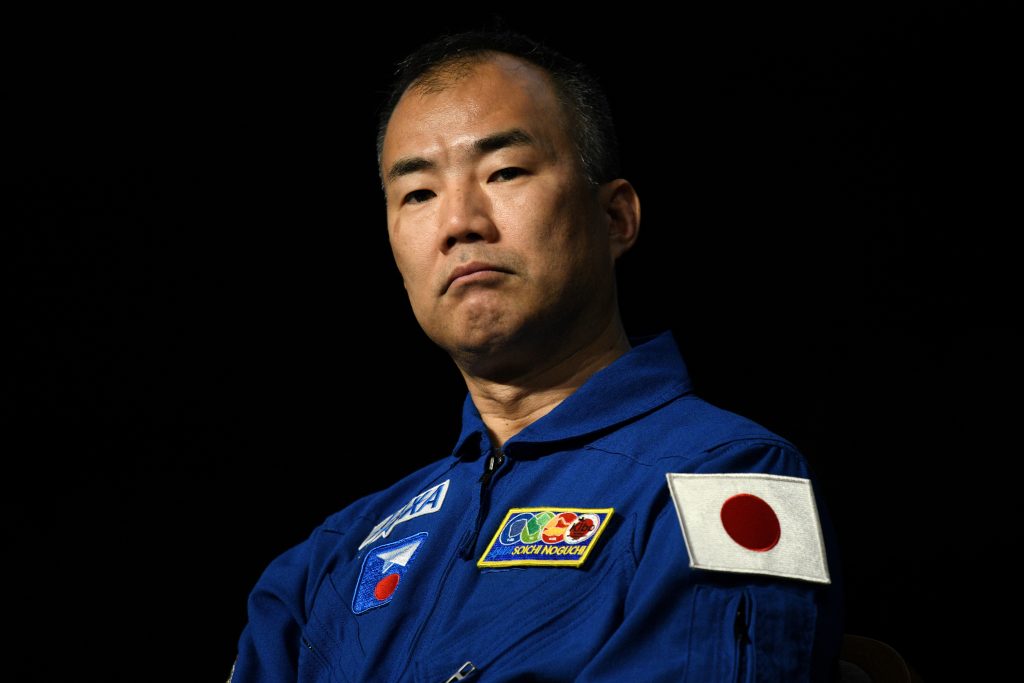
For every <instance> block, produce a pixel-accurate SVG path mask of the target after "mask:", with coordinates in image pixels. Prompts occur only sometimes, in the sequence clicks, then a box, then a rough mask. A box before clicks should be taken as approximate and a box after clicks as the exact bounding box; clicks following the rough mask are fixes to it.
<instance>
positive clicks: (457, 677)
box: [444, 662, 476, 683]
mask: <svg viewBox="0 0 1024 683" xmlns="http://www.w3.org/2000/svg"><path fill="white" fill-rule="evenodd" d="M474 673H476V667H475V666H473V662H466V663H465V664H463V665H462V666H460V667H459V670H458V671H456V672H455V673H453V674H452V675H451V676H449V677H448V678H446V679H444V683H455V682H456V681H461V680H464V679H466V678H469V677H470V676H472V675H473V674H474Z"/></svg>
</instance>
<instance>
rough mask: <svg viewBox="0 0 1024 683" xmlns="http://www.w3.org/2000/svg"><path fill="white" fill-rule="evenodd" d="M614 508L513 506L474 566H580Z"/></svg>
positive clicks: (602, 531)
mask: <svg viewBox="0 0 1024 683" xmlns="http://www.w3.org/2000/svg"><path fill="white" fill-rule="evenodd" d="M614 512H615V510H614V508H600V509H593V508H569V509H566V508H559V507H545V508H512V509H511V510H509V511H508V514H507V515H505V519H504V520H503V521H502V522H501V525H500V526H499V527H498V531H497V532H496V533H495V534H494V538H492V539H491V543H490V545H488V546H487V550H485V551H484V554H483V556H482V557H481V558H480V560H479V561H478V562H477V563H476V566H477V567H480V568H485V567H538V566H540V567H579V566H580V565H582V564H583V563H584V562H585V561H586V559H587V556H588V555H589V554H590V551H591V550H593V548H594V545H595V544H596V543H597V539H598V538H600V537H601V534H602V533H604V530H605V528H606V527H607V526H608V520H609V519H611V517H612V513H614Z"/></svg>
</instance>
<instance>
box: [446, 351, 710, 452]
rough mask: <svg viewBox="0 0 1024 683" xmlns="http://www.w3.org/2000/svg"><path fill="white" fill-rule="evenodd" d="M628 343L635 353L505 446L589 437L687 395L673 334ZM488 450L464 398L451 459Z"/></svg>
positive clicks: (601, 372) (476, 413)
mask: <svg viewBox="0 0 1024 683" xmlns="http://www.w3.org/2000/svg"><path fill="white" fill-rule="evenodd" d="M630 343H631V344H632V345H633V348H631V349H630V350H629V351H627V352H626V353H624V354H623V355H622V356H620V357H619V358H617V359H616V360H615V361H614V362H613V363H612V364H611V365H609V366H607V367H605V368H603V369H601V370H599V371H598V372H596V373H594V374H593V375H592V376H591V377H590V378H589V379H588V380H587V381H586V382H584V383H583V386H581V387H580V388H579V389H577V390H576V391H575V392H573V393H572V394H570V395H569V396H568V397H567V398H566V399H565V400H564V401H562V402H561V403H560V404H559V405H558V406H557V407H556V408H555V409H554V410H552V411H551V412H550V413H548V414H547V415H545V416H544V417H542V418H540V419H538V420H537V421H536V422H533V423H532V424H530V425H529V426H527V427H526V428H525V429H523V430H522V431H521V432H519V433H518V434H516V435H515V436H514V437H512V438H511V439H509V442H508V444H506V446H511V445H512V444H539V443H544V442H553V441H562V440H565V439H572V438H576V437H581V436H585V435H587V434H592V433H594V432H597V431H601V430H604V429H608V428H610V427H614V426H615V425H618V424H621V423H623V422H626V421H628V420H630V419H633V418H635V417H638V416H640V415H642V414H644V413H647V412H649V411H651V410H653V409H655V408H657V407H659V406H661V405H664V404H665V403H667V402H668V401H670V400H672V399H674V398H677V397H679V396H681V395H683V394H685V393H687V392H689V391H690V389H691V382H690V376H689V373H688V372H687V370H686V364H685V363H684V362H683V359H682V356H681V355H680V354H679V348H678V347H677V346H676V342H675V339H673V337H672V333H671V332H662V333H661V334H658V335H655V336H652V337H644V338H639V339H630ZM488 444H489V439H488V437H487V431H486V429H485V428H484V423H483V420H482V419H481V418H480V412H479V411H478V410H477V409H476V405H474V404H473V398H472V396H471V395H469V394H468V393H467V395H466V401H465V403H464V404H463V407H462V433H461V434H460V435H459V439H458V441H457V442H456V444H455V448H454V450H453V451H452V455H453V456H455V457H460V458H474V457H478V456H479V455H480V454H481V452H482V451H484V450H487V449H488V447H489V446H488ZM516 448H520V446H516Z"/></svg>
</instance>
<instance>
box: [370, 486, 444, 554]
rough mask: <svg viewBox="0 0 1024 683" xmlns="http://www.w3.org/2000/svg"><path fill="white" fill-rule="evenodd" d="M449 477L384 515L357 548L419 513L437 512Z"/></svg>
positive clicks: (383, 535)
mask: <svg viewBox="0 0 1024 683" xmlns="http://www.w3.org/2000/svg"><path fill="white" fill-rule="evenodd" d="M449 481H451V480H450V479H445V480H444V481H442V482H441V483H440V484H438V485H437V486H432V487H430V488H429V489H427V490H426V491H424V492H423V493H421V494H419V495H418V496H415V497H414V498H413V499H412V500H410V501H409V502H408V503H406V504H405V505H403V506H402V507H400V508H399V509H397V510H395V511H394V512H393V513H391V514H390V515H389V516H387V517H385V518H384V520H383V521H382V522H380V523H379V524H377V526H375V527H373V529H372V530H371V531H370V535H369V536H367V537H366V538H364V539H363V542H362V543H360V544H359V550H362V549H363V548H365V547H366V546H368V545H370V544H371V543H373V542H374V541H376V540H379V539H381V538H387V537H388V534H390V533H391V530H392V529H394V528H395V527H396V526H398V525H399V524H401V523H402V522H408V521H409V520H410V519H412V518H414V517H419V516H420V515H429V514H430V513H432V512H437V511H438V510H440V509H441V506H442V505H444V497H445V494H447V493H448V482H449Z"/></svg>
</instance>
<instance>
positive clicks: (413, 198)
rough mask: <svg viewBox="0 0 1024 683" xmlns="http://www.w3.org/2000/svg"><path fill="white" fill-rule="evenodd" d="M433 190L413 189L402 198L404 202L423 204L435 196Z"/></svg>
mask: <svg viewBox="0 0 1024 683" xmlns="http://www.w3.org/2000/svg"><path fill="white" fill-rule="evenodd" d="M434 196H435V195H434V191H433V190H413V191H412V192H410V193H409V194H407V195H405V197H403V198H402V203H403V204H422V203H423V202H425V201H427V200H429V199H431V198H433V197H434Z"/></svg>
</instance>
